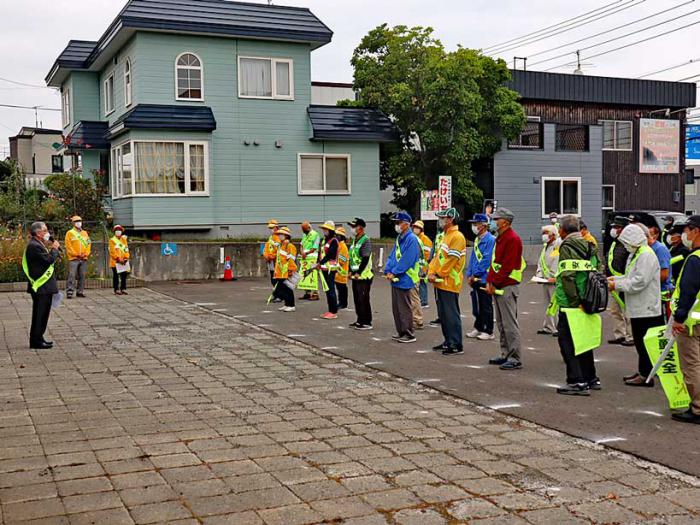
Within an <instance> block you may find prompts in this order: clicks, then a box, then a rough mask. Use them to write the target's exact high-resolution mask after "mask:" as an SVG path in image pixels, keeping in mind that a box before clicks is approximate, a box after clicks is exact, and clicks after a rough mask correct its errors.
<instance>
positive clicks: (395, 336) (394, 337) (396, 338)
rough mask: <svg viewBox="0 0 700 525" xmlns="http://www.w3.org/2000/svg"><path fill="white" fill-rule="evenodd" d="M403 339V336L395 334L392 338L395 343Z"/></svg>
mask: <svg viewBox="0 0 700 525" xmlns="http://www.w3.org/2000/svg"><path fill="white" fill-rule="evenodd" d="M401 337H402V336H400V335H399V334H394V335H392V336H391V338H392V339H393V340H394V341H398V340H399V339H401Z"/></svg>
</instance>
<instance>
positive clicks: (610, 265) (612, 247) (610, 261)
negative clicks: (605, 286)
mask: <svg viewBox="0 0 700 525" xmlns="http://www.w3.org/2000/svg"><path fill="white" fill-rule="evenodd" d="M616 245H617V241H613V242H612V244H611V245H610V250H608V270H609V271H610V275H613V276H615V277H621V276H622V275H624V274H623V273H620V272H618V271H616V270H614V269H613V252H614V251H615V246H616Z"/></svg>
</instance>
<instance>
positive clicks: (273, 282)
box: [270, 270, 275, 287]
mask: <svg viewBox="0 0 700 525" xmlns="http://www.w3.org/2000/svg"><path fill="white" fill-rule="evenodd" d="M270 283H272V286H273V287H274V286H275V271H274V270H270Z"/></svg>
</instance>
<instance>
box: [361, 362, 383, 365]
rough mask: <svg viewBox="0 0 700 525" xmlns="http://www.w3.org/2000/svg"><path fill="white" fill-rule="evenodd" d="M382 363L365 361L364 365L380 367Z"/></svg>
mask: <svg viewBox="0 0 700 525" xmlns="http://www.w3.org/2000/svg"><path fill="white" fill-rule="evenodd" d="M382 363H383V361H367V362H366V363H365V366H371V365H381V364H382Z"/></svg>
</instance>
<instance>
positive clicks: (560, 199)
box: [542, 178, 581, 218]
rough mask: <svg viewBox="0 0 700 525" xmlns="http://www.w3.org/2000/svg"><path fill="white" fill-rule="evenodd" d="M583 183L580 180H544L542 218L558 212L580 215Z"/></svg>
mask: <svg viewBox="0 0 700 525" xmlns="http://www.w3.org/2000/svg"><path fill="white" fill-rule="evenodd" d="M580 206H581V181H580V179H578V178H568V179H567V178H542V217H543V218H544V217H548V216H549V214H550V213H552V212H556V213H557V214H560V215H562V214H563V215H566V214H572V215H580V213H581V210H580Z"/></svg>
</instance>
